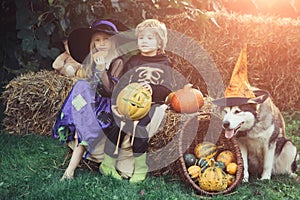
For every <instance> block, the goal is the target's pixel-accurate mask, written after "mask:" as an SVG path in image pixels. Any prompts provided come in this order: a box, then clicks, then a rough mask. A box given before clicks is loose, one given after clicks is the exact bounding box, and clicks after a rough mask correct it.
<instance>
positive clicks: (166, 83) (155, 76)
mask: <svg viewBox="0 0 300 200" xmlns="http://www.w3.org/2000/svg"><path fill="white" fill-rule="evenodd" d="M176 74H177V76H178V72H177V71H175V70H174V69H173V68H172V66H171V63H170V61H169V59H168V57H167V56H165V55H156V56H152V57H149V56H143V55H141V54H137V55H134V56H132V57H131V58H130V59H129V60H128V61H127V63H126V64H125V68H124V74H123V76H122V79H123V78H124V79H125V80H126V81H125V83H126V82H127V83H126V84H128V83H132V82H149V83H150V86H151V87H152V92H153V93H152V101H153V102H155V103H163V102H164V101H165V99H166V97H167V96H168V95H169V93H170V92H171V91H174V90H176V89H177V88H175V87H176V86H177V85H178V83H179V82H180V81H179V79H178V78H175V77H176V76H175V75H176ZM178 81H179V82H178ZM122 82H123V81H122ZM125 83H124V84H125ZM182 85H183V84H182ZM182 85H181V86H179V88H181V87H182Z"/></svg>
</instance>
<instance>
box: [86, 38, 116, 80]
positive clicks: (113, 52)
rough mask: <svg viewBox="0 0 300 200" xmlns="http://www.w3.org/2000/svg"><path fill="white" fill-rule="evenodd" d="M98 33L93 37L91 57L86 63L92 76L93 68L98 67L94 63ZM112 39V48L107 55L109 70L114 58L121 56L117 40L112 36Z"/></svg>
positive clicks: (106, 60)
mask: <svg viewBox="0 0 300 200" xmlns="http://www.w3.org/2000/svg"><path fill="white" fill-rule="evenodd" d="M96 34H97V33H95V34H94V35H93V36H92V38H91V43H90V53H89V56H88V57H89V58H88V62H87V63H86V71H87V75H88V76H89V77H91V76H92V75H93V74H92V72H93V69H94V68H95V67H96V65H95V63H94V58H93V54H94V53H96V49H95V39H96V37H95V36H96ZM110 41H111V48H110V50H109V52H108V55H107V56H106V57H105V64H106V66H105V68H106V69H107V70H108V69H109V66H110V64H111V62H112V60H113V59H115V58H117V57H118V56H119V53H118V51H117V48H116V41H115V40H114V39H113V37H110Z"/></svg>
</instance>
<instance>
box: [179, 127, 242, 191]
mask: <svg viewBox="0 0 300 200" xmlns="http://www.w3.org/2000/svg"><path fill="white" fill-rule="evenodd" d="M220 124H221V122H220ZM205 139H207V137H205V134H203V133H199V132H198V133H197V135H196V136H195V137H194V139H193V141H192V142H190V141H188V140H189V139H188V138H186V137H183V134H181V137H180V138H179V154H180V155H181V156H180V158H179V163H180V166H181V167H180V169H181V171H180V175H181V176H182V177H183V178H184V179H185V181H186V182H188V184H189V185H191V186H192V187H193V189H194V190H195V192H196V193H197V194H201V195H209V196H212V195H219V194H228V193H230V192H232V191H234V190H235V189H236V187H237V186H238V185H239V184H240V183H241V182H242V179H243V171H244V167H243V160H242V157H241V152H240V149H239V147H238V144H237V141H236V139H235V138H231V139H227V138H225V134H224V132H223V131H222V133H221V134H220V135H219V137H218V139H217V142H216V144H217V145H218V146H222V147H221V149H219V152H221V151H223V150H230V151H232V152H233V153H234V154H235V156H236V159H237V160H236V161H237V165H238V169H237V173H236V180H235V182H234V183H233V184H232V185H231V186H229V187H228V188H227V189H226V190H223V191H220V192H209V191H205V190H203V189H201V188H200V187H199V185H198V184H197V183H195V182H194V181H193V180H192V179H191V177H190V176H189V174H188V172H187V168H186V165H185V162H184V158H183V155H184V154H186V153H193V152H194V148H195V146H196V145H197V144H198V143H201V142H203V141H205ZM188 144H190V145H189V146H187V145H188ZM183 149H187V150H183Z"/></svg>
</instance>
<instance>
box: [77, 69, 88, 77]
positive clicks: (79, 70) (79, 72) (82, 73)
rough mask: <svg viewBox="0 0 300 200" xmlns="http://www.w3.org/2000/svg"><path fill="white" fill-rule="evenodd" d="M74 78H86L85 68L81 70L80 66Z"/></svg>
mask: <svg viewBox="0 0 300 200" xmlns="http://www.w3.org/2000/svg"><path fill="white" fill-rule="evenodd" d="M75 75H76V77H78V78H86V77H87V75H86V70H85V68H83V67H82V66H80V67H79V68H78V69H77V71H76V74H75Z"/></svg>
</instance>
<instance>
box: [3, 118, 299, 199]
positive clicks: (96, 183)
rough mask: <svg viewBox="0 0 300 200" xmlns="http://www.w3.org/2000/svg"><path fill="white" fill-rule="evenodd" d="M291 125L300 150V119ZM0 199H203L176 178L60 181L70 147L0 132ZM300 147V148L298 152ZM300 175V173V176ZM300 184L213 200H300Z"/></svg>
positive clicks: (252, 188)
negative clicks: (133, 182) (130, 180)
mask: <svg viewBox="0 0 300 200" xmlns="http://www.w3.org/2000/svg"><path fill="white" fill-rule="evenodd" d="M289 124H290V125H289V126H287V130H288V132H289V136H290V137H291V138H292V140H293V141H295V142H296V143H297V146H298V148H299V147H300V136H299V130H298V126H299V124H300V123H299V121H295V120H292V121H290V123H289ZM0 147H1V151H0V199H44V200H45V199H101V200H102V199H130V200H131V199H172V200H173V199H202V198H205V197H203V196H197V195H195V194H194V192H193V190H192V189H191V188H190V187H189V186H188V185H186V184H185V183H184V182H183V181H181V180H180V179H179V178H178V177H170V176H163V177H148V178H147V179H146V180H145V181H144V182H142V183H139V184H130V183H129V182H128V181H126V180H123V181H118V180H114V179H113V178H111V177H105V176H101V175H100V174H99V173H97V172H93V171H90V170H88V169H86V168H80V169H78V170H77V171H76V178H75V179H74V180H72V181H64V182H60V181H59V179H60V177H61V176H62V174H63V172H64V169H65V167H66V164H63V163H64V158H65V155H66V152H67V149H66V147H65V146H64V145H60V144H59V143H58V141H57V140H55V139H53V138H51V137H46V136H41V135H34V134H32V135H10V134H7V133H3V132H2V133H0ZM299 149H300V148H299ZM299 172H300V171H299V170H298V174H300V173H299ZM299 194H300V183H298V182H296V181H295V180H291V179H289V178H286V177H283V176H277V177H273V178H272V180H271V181H258V180H256V179H252V180H251V181H250V183H247V184H242V185H240V186H239V187H238V188H237V190H236V191H234V192H233V193H232V194H229V195H226V196H214V197H212V198H211V199H238V200H241V199H247V200H249V199H259V200H262V199H266V200H271V199H274V200H277V199H300V196H299Z"/></svg>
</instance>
